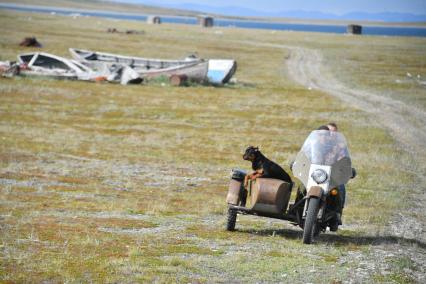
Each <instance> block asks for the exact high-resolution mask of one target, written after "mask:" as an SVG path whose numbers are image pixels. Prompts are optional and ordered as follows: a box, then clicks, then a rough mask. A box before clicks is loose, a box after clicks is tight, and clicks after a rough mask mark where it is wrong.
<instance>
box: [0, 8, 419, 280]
mask: <svg viewBox="0 0 426 284" xmlns="http://www.w3.org/2000/svg"><path fill="white" fill-rule="evenodd" d="M0 26H1V27H2V30H5V31H8V32H7V33H2V35H1V36H0V60H11V59H14V58H15V57H16V55H17V54H19V53H23V52H28V51H32V50H33V49H27V48H21V47H19V46H18V43H19V42H20V40H22V38H24V37H26V36H36V37H37V39H38V40H39V41H40V42H41V43H42V44H43V48H42V51H45V52H50V53H53V54H57V55H63V56H68V51H67V50H68V48H69V47H76V48H85V49H95V50H100V51H106V52H114V53H121V54H128V55H135V56H144V57H159V58H182V57H184V56H186V55H188V54H190V53H194V52H195V53H197V54H198V55H199V56H200V57H205V58H234V59H236V60H237V62H238V71H237V73H236V78H237V80H236V82H235V83H233V84H230V85H227V86H224V87H216V88H215V87H210V86H191V87H171V86H168V85H166V86H163V85H161V84H155V83H154V84H148V85H142V86H121V85H113V84H103V83H99V84H98V83H88V82H78V81H55V80H41V79H31V78H19V77H16V78H12V79H6V78H0V163H1V166H0V190H1V194H0V226H1V227H0V230H1V233H0V280H1V281H5V282H7V281H11V282H73V283H74V282H99V283H105V282H108V283H123V282H124V283H126V282H128V283H134V282H157V283H170V282H182V283H188V282H190V283H204V282H223V283H229V282H253V283H254V282H280V281H281V282H288V283H294V282H296V283H298V282H323V283H330V282H334V283H338V282H339V281H343V280H347V279H351V278H353V277H355V276H356V275H355V274H356V273H357V272H355V269H356V268H358V267H360V266H362V264H360V262H361V261H362V259H361V260H358V261H357V260H356V258H355V260H354V258H353V256H354V255H355V256H356V255H358V254H363V255H367V256H369V252H370V251H371V248H372V246H374V245H376V244H382V243H388V244H389V245H390V246H392V244H393V243H394V242H404V240H401V239H393V238H387V237H386V224H387V222H388V221H389V218H390V216H391V215H392V214H393V212H394V211H395V210H399V209H401V208H404V207H405V206H407V203H406V200H405V199H404V196H406V194H402V193H407V192H408V193H409V192H410V188H411V187H412V186H413V185H414V184H415V182H416V181H415V179H414V173H413V172H414V169H415V167H416V165H413V164H412V160H411V157H409V156H408V155H407V154H406V153H404V152H403V151H401V150H399V148H398V147H397V145H396V144H395V142H394V141H393V139H392V138H391V137H390V135H389V134H388V133H387V131H386V130H385V129H382V128H381V127H380V126H379V125H377V124H376V123H374V122H372V121H373V119H372V118H371V117H368V116H367V115H365V113H363V112H361V111H360V110H357V109H355V108H352V107H351V106H348V105H342V103H341V102H339V101H336V100H335V99H334V98H333V97H330V96H328V95H327V94H324V93H321V92H318V91H314V90H308V89H306V88H303V87H300V86H297V85H295V84H294V83H292V82H291V81H290V80H289V79H287V77H286V71H285V59H286V58H287V57H288V56H289V51H288V50H287V49H285V48H276V47H273V46H272V45H271V46H270V47H268V46H265V45H262V44H264V43H271V44H282V45H297V46H303V47H310V48H319V49H321V50H323V52H324V54H325V55H326V56H327V59H328V60H329V61H330V66H333V67H334V68H336V73H338V74H339V76H340V77H341V79H342V80H346V81H347V82H348V83H350V82H353V83H354V84H355V83H356V84H357V85H359V86H360V87H365V88H370V89H378V90H379V91H381V92H383V93H387V92H390V91H391V90H392V96H395V97H401V98H402V99H403V100H408V101H409V102H410V103H413V104H416V105H418V106H420V107H422V108H424V107H425V96H424V95H425V92H424V87H423V89H422V87H421V86H420V85H419V86H417V85H414V84H413V85H412V86H413V88H414V90H415V91H413V92H411V91H406V89H404V88H396V87H395V84H394V82H395V78H396V77H395V76H399V77H404V76H405V73H406V72H411V73H413V74H416V76H417V74H419V75H421V76H422V78H424V77H426V71H425V64H426V56H425V49H424V46H425V44H426V40H425V39H416V38H397V37H396V38H386V37H380V38H379V37H348V36H344V35H331V34H313V33H296V32H284V31H282V32H278V31H262V30H241V29H228V28H212V29H202V28H200V27H196V26H183V25H161V26H154V25H146V24H144V23H139V22H130V21H128V22H126V21H116V20H107V19H97V18H86V17H83V18H77V19H73V18H70V17H60V16H54V15H38V14H25V13H15V12H6V11H2V10H0ZM110 27H115V28H117V29H120V30H125V29H135V30H144V31H145V34H144V35H124V34H110V33H106V29H107V28H110ZM249 43H250V44H249ZM370 46H374V47H375V49H374V52H370V51H371V49H370V48H369V47H370ZM401 50H405V52H403V53H402V52H401ZM395 58H397V61H395V60H394V59H395ZM377 61H378V62H381V63H382V64H381V65H380V64H375V63H374V62H377ZM341 62H344V64H345V65H341V64H340V63H341ZM401 66H402V67H401ZM360 69H363V70H364V69H365V70H368V72H359V70H360ZM384 70H385V71H384ZM367 73H368V74H369V75H368V76H369V77H368V78H367V77H366V76H367V75H366V74H367ZM399 77H398V78H399ZM407 84H408V83H407ZM409 84H411V82H410V83H409ZM410 86H411V85H410ZM410 90H411V89H410ZM329 121H335V122H337V123H338V125H339V127H340V128H341V130H342V132H343V133H344V134H345V135H346V137H347V138H348V141H349V144H350V150H351V154H352V158H353V162H354V165H355V166H356V168H357V170H358V174H359V176H358V177H357V178H356V179H355V180H353V181H351V182H350V184H349V185H348V195H349V197H348V199H349V200H348V204H347V208H346V209H345V212H344V223H345V224H346V226H344V227H343V228H342V230H341V231H339V233H338V234H337V235H336V234H332V233H327V234H325V235H324V236H322V237H321V238H320V240H319V242H318V243H317V244H315V245H312V246H304V245H302V244H301V239H300V237H301V231H300V229H298V228H296V227H293V226H291V225H289V224H288V223H286V222H279V221H274V220H270V219H260V218H257V219H256V218H250V217H247V216H240V217H239V219H238V223H237V229H238V230H237V231H236V232H233V233H230V232H226V231H225V230H224V223H225V215H224V213H225V211H226V204H225V196H226V192H227V184H228V179H229V177H228V174H229V171H230V169H232V168H234V167H240V168H245V169H249V164H248V163H247V162H244V161H242V159H241V155H242V152H243V150H244V149H245V147H246V146H248V145H250V144H251V145H260V146H261V149H262V151H263V152H264V153H265V154H266V156H268V157H269V158H271V159H273V160H275V161H277V162H278V163H280V164H281V165H283V166H284V168H285V169H286V170H288V166H287V165H288V164H289V162H290V161H291V160H292V159H293V158H294V157H295V155H296V153H297V152H298V150H299V147H300V145H301V143H303V141H304V139H305V138H306V136H307V135H308V133H309V132H310V131H311V130H312V129H314V128H316V127H318V126H319V125H321V124H324V123H327V122H329ZM401 166H402V169H401ZM412 245H415V244H412ZM348 259H349V260H350V261H348ZM382 262H383V263H384V264H386V265H387V266H388V267H389V270H390V272H389V273H386V274H383V273H381V272H380V271H376V272H373V273H370V274H369V275H367V279H368V280H369V281H370V282H374V281H378V282H400V283H409V282H412V281H414V279H413V278H412V275H410V273H408V272H407V269H418V268H416V267H414V268H413V262H412V260H411V259H406V258H402V257H400V256H397V255H396V256H394V257H389V258H386V259H383V260H382ZM320 272H321V273H322V274H323V275H321V278H320V279H319V278H318V273H320Z"/></svg>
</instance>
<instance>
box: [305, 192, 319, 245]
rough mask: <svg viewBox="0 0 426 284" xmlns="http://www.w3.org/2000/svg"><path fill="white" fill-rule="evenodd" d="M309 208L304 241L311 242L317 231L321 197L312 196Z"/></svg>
mask: <svg viewBox="0 0 426 284" xmlns="http://www.w3.org/2000/svg"><path fill="white" fill-rule="evenodd" d="M308 202H309V203H308V210H307V213H306V219H305V225H304V227H303V243H304V244H311V243H312V240H313V238H314V234H315V232H316V231H317V217H318V211H319V205H320V199H319V198H315V197H311V198H309V200H308Z"/></svg>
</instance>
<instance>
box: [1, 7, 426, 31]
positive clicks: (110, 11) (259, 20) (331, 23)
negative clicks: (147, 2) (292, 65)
mask: <svg viewBox="0 0 426 284" xmlns="http://www.w3.org/2000/svg"><path fill="white" fill-rule="evenodd" d="M126 6H127V5H126ZM135 6H138V5H135ZM139 7H140V8H143V7H144V6H139ZM106 8H110V9H102V10H95V9H88V8H78V7H63V6H46V5H28V4H18V3H10V2H0V9H9V10H19V9H34V10H35V11H31V12H40V13H45V12H43V11H37V9H47V10H58V11H60V12H64V13H93V14H99V16H101V17H102V14H110V15H111V16H113V15H116V16H132V17H147V16H150V15H153V14H155V15H158V16H160V17H169V18H177V19H194V18H197V16H198V15H201V14H198V13H197V12H195V11H189V10H188V11H187V12H188V13H189V14H188V15H183V14H181V13H180V12H183V11H181V10H176V13H163V14H162V13H161V12H160V13H149V12H141V13H135V12H130V11H128V12H127V11H117V10H114V9H112V8H111V7H108V6H107V7H106ZM151 8H154V9H155V8H158V9H159V11H161V10H163V9H164V11H166V8H162V7H151ZM52 12H55V11H52ZM209 15H211V16H213V17H214V19H215V20H219V21H220V20H225V21H235V22H255V23H267V24H295V25H315V26H342V27H344V26H347V25H349V24H356V25H362V26H363V27H384V28H385V27H388V28H419V29H426V22H414V23H413V22H407V23H403V22H373V21H360V20H306V19H292V18H262V17H238V16H224V15H216V14H209Z"/></svg>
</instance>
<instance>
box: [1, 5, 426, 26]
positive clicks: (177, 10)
mask: <svg viewBox="0 0 426 284" xmlns="http://www.w3.org/2000/svg"><path fill="white" fill-rule="evenodd" d="M123 1H124V2H125V1H126V0H121V1H120V2H117V1H114V0H84V1H83V0H38V1H33V0H0V3H13V4H22V5H32V6H51V7H53V6H54V7H63V8H74V9H87V10H103V11H114V12H124V13H140V14H158V15H173V16H188V17H196V16H197V15H199V14H203V13H205V14H211V15H213V16H214V17H223V18H232V19H252V20H253V19H254V18H256V20H264V21H281V22H298V23H308V22H309V23H320V24H327V23H328V24H339V23H342V24H346V23H347V22H348V21H351V22H362V23H366V24H373V25H388V24H387V23H390V24H392V23H401V24H400V25H408V26H409V25H419V23H420V22H421V23H422V26H423V25H424V24H425V23H426V15H414V14H408V13H391V12H388V13H365V12H351V13H347V14H344V15H336V14H331V13H322V12H315V11H277V12H273V13H271V12H264V11H256V10H253V9H248V8H244V7H240V6H226V7H214V6H210V5H201V4H192V3H182V4H175V5H168V6H167V7H159V6H158V5H159V4H158V3H156V2H154V1H152V0H151V1H150V0H148V1H145V2H144V3H145V4H135V3H123ZM128 1H131V0H128Z"/></svg>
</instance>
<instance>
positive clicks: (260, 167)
mask: <svg viewBox="0 0 426 284" xmlns="http://www.w3.org/2000/svg"><path fill="white" fill-rule="evenodd" d="M243 159H244V160H247V161H250V162H251V167H252V169H253V170H254V172H253V173H251V174H248V175H246V177H245V179H244V187H247V184H248V180H255V179H256V178H259V177H262V178H275V179H280V180H283V181H285V182H288V183H291V182H292V181H291V178H290V176H289V175H288V174H287V173H286V171H284V169H283V168H281V167H280V166H279V165H278V164H277V163H274V162H272V161H271V160H269V159H268V158H266V157H265V156H264V155H263V154H262V153H261V152H260V151H259V147H253V146H250V147H248V148H247V149H246V151H245V153H244V155H243Z"/></svg>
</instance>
